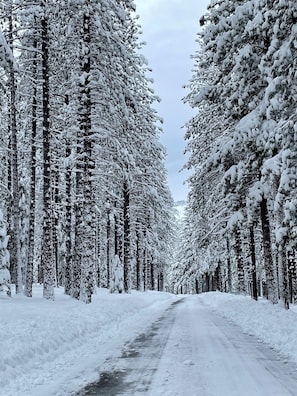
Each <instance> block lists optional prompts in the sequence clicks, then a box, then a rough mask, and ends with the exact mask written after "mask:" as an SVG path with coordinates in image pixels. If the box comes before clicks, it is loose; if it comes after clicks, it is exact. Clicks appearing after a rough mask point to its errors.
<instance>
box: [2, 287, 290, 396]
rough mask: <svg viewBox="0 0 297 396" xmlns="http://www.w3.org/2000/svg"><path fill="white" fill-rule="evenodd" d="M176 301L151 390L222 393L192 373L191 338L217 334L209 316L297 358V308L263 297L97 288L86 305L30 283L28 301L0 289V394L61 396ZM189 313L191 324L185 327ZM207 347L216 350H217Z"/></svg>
mask: <svg viewBox="0 0 297 396" xmlns="http://www.w3.org/2000/svg"><path fill="white" fill-rule="evenodd" d="M181 298H183V302H182V303H180V304H178V306H177V307H176V308H175V311H176V317H174V318H173V317H172V322H171V324H170V326H171V325H172V326H173V323H174V324H175V326H176V328H175V330H174V331H171V333H168V339H167V340H165V341H166V343H167V344H166V345H164V351H163V352H162V353H163V355H160V358H159V363H158V370H159V372H157V374H156V375H155V376H154V378H153V379H152V384H151V386H152V389H154V391H153V392H154V393H155V395H157V394H158V393H156V390H158V389H159V390H160V391H162V392H163V395H176V396H188V395H189V396H193V395H194V394H195V393H187V390H189V392H194V390H195V389H197V390H198V389H200V390H201V389H202V388H201V387H204V388H205V389H208V390H207V391H205V393H201V394H207V395H218V396H221V395H220V393H216V392H217V391H218V390H217V389H216V388H215V384H214V383H211V382H210V383H202V380H201V381H199V378H198V377H197V375H194V372H195V365H196V366H197V364H198V363H197V361H198V360H199V359H198V352H199V350H198V349H197V345H195V343H196V342H197V344H198V342H201V337H204V341H203V342H204V344H207V343H208V342H209V345H210V344H213V343H214V340H215V337H216V336H215V335H214V336H211V334H210V332H211V331H214V330H213V329H212V328H208V327H207V326H208V323H209V321H208V316H207V315H210V317H215V318H216V317H217V318H221V319H220V320H222V321H223V322H222V323H225V322H226V320H225V319H224V318H228V322H232V323H233V322H234V323H237V324H238V325H239V326H240V327H242V329H243V330H244V332H246V333H248V334H253V335H256V337H257V339H258V340H262V341H264V342H265V343H267V344H268V345H270V346H271V347H273V348H274V349H275V350H277V351H279V352H280V353H281V355H280V356H282V357H283V358H284V359H285V358H288V359H290V360H292V361H294V362H295V363H297V333H296V327H297V313H296V311H295V310H294V309H291V310H289V311H286V310H284V309H283V308H282V307H281V305H278V306H273V305H272V304H270V303H269V302H267V301H265V300H260V301H258V302H255V301H253V300H252V299H251V298H249V297H242V296H235V295H228V294H222V293H206V294H202V295H198V296H174V295H171V294H169V293H158V292H146V293H139V292H132V293H131V294H128V295H127V294H110V293H108V291H107V290H103V289H99V290H97V293H96V294H95V295H94V298H93V302H92V303H91V304H88V305H86V304H84V303H81V302H79V301H77V300H74V299H72V298H70V297H68V296H66V295H64V293H63V289H62V288H59V289H56V300H55V301H46V300H44V299H43V298H42V288H41V286H35V287H34V295H33V298H32V299H30V298H26V297H24V296H20V295H15V294H13V296H12V298H9V297H7V296H6V295H5V294H4V293H2V294H0V320H1V322H0V323H1V324H0V337H1V342H0V350H1V353H0V396H21V395H22V396H23V395H24V396H37V395H38V396H39V395H43V396H61V395H63V396H64V395H70V394H71V393H72V392H73V391H76V390H79V389H80V388H82V387H83V386H85V385H86V384H87V383H89V382H92V381H96V380H98V376H99V374H100V371H102V370H104V367H105V364H106V361H111V360H112V359H116V358H118V357H119V356H120V355H121V351H122V350H123V348H124V345H125V344H126V343H127V342H128V341H132V340H133V339H135V338H136V337H137V336H138V335H139V334H143V333H145V332H146V331H147V329H149V327H150V326H151V324H152V323H153V322H156V321H158V319H159V318H161V317H163V318H164V317H166V315H167V316H168V315H169V313H168V314H167V312H171V311H168V309H169V308H170V306H172V304H173V303H175V302H177V301H178V300H180V299H181ZM196 306H197V311H195V310H194V307H196ZM199 307H200V308H199ZM175 311H173V310H172V312H175ZM170 315H173V313H172V314H170ZM193 315H194V316H195V318H193V323H194V325H193V324H192V325H191V326H190V325H188V326H187V323H188V321H189V320H190V318H191V316H193ZM203 318H204V319H203ZM168 320H169V319H168ZM218 320H219V319H218ZM168 323H169V322H168ZM168 326H169V325H168ZM172 328H173V327H172ZM195 329H197V331H196V330H195ZM211 329H212V330H211ZM187 331H190V332H191V338H190V339H188V340H187V339H186V338H185V339H183V334H186V332H187ZM226 331H227V330H226ZM228 331H229V330H228ZM228 331H227V333H228ZM230 331H231V330H230ZM208 333H209V335H210V336H209V337H208ZM230 334H231V333H230ZM185 337H187V338H189V337H188V336H185ZM234 337H235V336H234ZM177 338H178V339H177ZM227 338H228V335H227ZM211 348H212V349H211V350H213V351H214V352H215V347H211ZM179 356H180V358H179ZM215 356H216V355H215V354H214V355H213V356H212V358H215ZM195 359H196V360H195ZM220 359H221V360H220ZM236 359H238V357H236V356H234V360H236ZM195 362H196V363H195ZM202 363H203V362H202V361H201V364H200V363H199V370H200V371H201V370H203V367H205V370H206V371H205V373H206V372H207V370H208V371H209V370H211V371H212V372H215V376H214V377H216V376H219V375H220V370H221V368H222V364H223V365H224V362H223V361H222V357H221V358H219V356H218V360H216V359H214V361H213V362H212V364H211V366H210V367H207V364H210V362H204V363H205V364H206V366H204V365H203V364H202ZM219 363H220V364H219ZM178 367H179V368H180V367H181V368H182V369H180V370H178ZM235 371H236V370H235ZM176 372H180V373H182V375H181V376H180V377H178V380H177V377H176V376H175V375H173V374H174V373H176ZM158 373H159V374H158ZM162 373H163V374H162ZM164 373H167V374H166V375H167V377H166V384H165V385H164V381H163V380H164ZM183 373H184V374H183ZM202 374H203V373H202ZM231 374H232V373H230V375H231ZM234 374H235V373H234ZM204 378H207V377H204ZM217 378H219V377H217ZM200 379H201V378H200ZM210 380H211V379H210ZM162 381H163V382H162ZM212 389H213V391H211V390H212ZM198 394H200V393H198V392H197V395H198ZM244 394H245V393H244ZM288 394H289V393H288ZM270 395H272V394H271V393H270ZM276 395H277V396H282V395H281V394H276ZM296 395H297V383H296ZM238 396H240V394H238Z"/></svg>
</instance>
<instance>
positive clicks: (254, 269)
mask: <svg viewBox="0 0 297 396" xmlns="http://www.w3.org/2000/svg"><path fill="white" fill-rule="evenodd" d="M250 253H251V261H252V263H251V275H252V297H253V299H254V300H256V301H257V300H258V289H257V266H256V249H255V233H254V226H253V224H251V225H250Z"/></svg>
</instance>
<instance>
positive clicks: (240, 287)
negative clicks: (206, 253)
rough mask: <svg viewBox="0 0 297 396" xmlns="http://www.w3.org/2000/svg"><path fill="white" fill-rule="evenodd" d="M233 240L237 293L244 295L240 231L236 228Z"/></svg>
mask: <svg viewBox="0 0 297 396" xmlns="http://www.w3.org/2000/svg"><path fill="white" fill-rule="evenodd" d="M234 238H235V246H234V249H235V256H236V261H237V275H238V293H239V294H245V293H246V287H245V281H244V265H243V253H242V246H241V235H240V230H239V228H238V227H236V229H235V231H234Z"/></svg>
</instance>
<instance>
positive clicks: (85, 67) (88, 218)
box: [75, 13, 96, 303]
mask: <svg viewBox="0 0 297 396" xmlns="http://www.w3.org/2000/svg"><path fill="white" fill-rule="evenodd" d="M90 18H91V17H90V14H89V13H88V14H87V13H85V14H84V16H83V26H82V48H81V50H82V54H81V75H82V76H84V78H83V80H81V82H80V85H79V90H80V92H79V114H78V116H79V119H78V120H79V125H80V128H79V132H78V162H77V174H76V175H77V177H76V225H75V261H76V268H77V270H79V268H80V288H79V299H80V300H82V301H84V302H85V303H91V300H92V294H93V288H94V279H93V277H94V268H95V266H94V260H95V242H96V241H95V230H96V225H95V219H96V215H95V197H94V190H93V185H92V177H93V175H94V161H93V136H92V124H91V107H92V105H91V88H90V72H91V59H90V45H91V35H90V24H91V19H90ZM78 274H79V273H78ZM78 274H77V275H78Z"/></svg>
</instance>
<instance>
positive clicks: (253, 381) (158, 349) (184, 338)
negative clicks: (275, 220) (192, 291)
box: [77, 296, 297, 396]
mask: <svg viewBox="0 0 297 396" xmlns="http://www.w3.org/2000/svg"><path fill="white" fill-rule="evenodd" d="M108 367H109V369H108V370H107V371H105V372H104V373H101V376H100V380H99V381H98V382H97V383H94V384H91V385H89V386H88V387H86V388H85V389H83V390H81V391H80V392H79V393H77V395H81V396H82V395H98V396H99V395H104V396H114V395H129V396H136V395H150V396H289V395H291V396H292V395H293V396H297V371H296V366H295V365H294V364H293V363H291V362H288V361H286V360H285V359H284V358H283V357H281V356H280V355H278V354H277V352H275V351H274V350H272V349H270V348H269V347H268V346H266V345H264V344H263V343H261V342H260V341H258V340H257V338H255V337H254V336H250V335H247V334H244V333H243V332H242V331H241V330H240V328H239V327H237V326H236V325H234V324H232V323H230V322H228V321H227V320H226V319H224V318H222V317H220V316H218V315H217V314H215V313H214V312H212V311H211V309H210V308H208V307H206V306H204V305H202V304H201V302H200V301H199V299H198V298H197V296H188V297H185V298H182V299H181V300H178V301H177V302H175V303H173V304H172V305H171V307H170V308H169V309H167V310H166V311H165V312H164V315H163V316H162V317H161V318H160V319H159V320H158V321H157V322H155V323H153V324H152V326H151V327H150V329H149V331H147V332H146V333H145V334H140V335H139V336H138V337H137V338H136V339H134V340H131V342H130V343H128V344H126V345H125V346H124V348H123V350H122V355H121V357H120V358H117V359H113V360H111V361H110V362H108Z"/></svg>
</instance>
